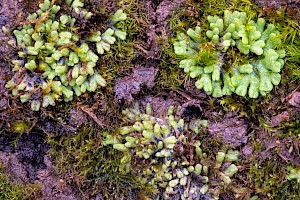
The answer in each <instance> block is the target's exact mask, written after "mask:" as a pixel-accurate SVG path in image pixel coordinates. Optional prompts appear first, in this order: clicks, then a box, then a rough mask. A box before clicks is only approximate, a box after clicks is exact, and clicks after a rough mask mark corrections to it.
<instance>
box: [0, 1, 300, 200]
mask: <svg viewBox="0 0 300 200" xmlns="http://www.w3.org/2000/svg"><path fill="white" fill-rule="evenodd" d="M28 2H30V3H28ZM37 2H38V1H34V2H32V1H27V0H23V1H16V0H3V1H1V3H0V26H3V25H5V26H6V27H7V28H9V29H13V28H14V27H15V26H16V24H17V22H19V21H20V20H21V21H22V20H24V16H25V13H28V12H31V11H33V10H34V9H36V8H37ZM89 3H90V6H91V9H94V10H96V9H97V7H98V6H99V2H98V1H94V0H92V1H89ZM256 3H258V4H259V5H260V6H261V7H263V8H266V9H267V8H268V7H276V8H278V7H280V8H281V7H287V8H289V9H296V8H299V6H300V3H299V1H296V0H295V1H283V0H276V1H264V0H260V1H259V0H257V1H256ZM100 4H101V6H105V8H106V11H110V10H115V8H114V7H115V6H116V3H112V2H111V1H100ZM140 4H141V7H143V10H145V11H146V13H145V14H146V15H147V19H148V21H147V22H143V21H139V23H146V27H147V28H146V30H145V32H146V34H145V36H144V38H143V42H142V43H141V44H136V45H135V48H136V49H137V51H138V53H139V59H140V60H141V61H139V62H136V64H135V65H134V68H133V69H132V71H131V73H129V74H128V75H126V76H123V77H120V78H118V79H117V80H116V84H115V86H114V102H113V103H114V104H116V105H117V106H116V107H115V108H116V109H122V108H123V107H122V106H124V105H129V104H130V103H132V102H134V101H136V100H138V101H139V102H140V104H141V105H142V106H144V107H145V106H146V103H147V102H151V105H152V108H153V110H154V111H155V112H156V113H154V114H155V115H156V116H163V115H164V114H165V113H166V112H167V108H168V107H169V106H170V105H182V109H181V112H180V115H181V116H182V117H183V118H184V119H187V120H189V119H191V118H195V117H197V118H202V119H207V120H208V121H209V125H208V133H209V135H210V137H212V138H216V139H218V140H221V141H222V142H223V143H224V144H226V145H228V146H231V147H233V148H235V149H241V151H242V153H243V156H244V158H245V159H246V160H247V159H249V162H251V161H253V160H250V158H249V157H250V155H254V158H252V159H254V160H259V162H261V163H262V162H264V161H265V160H266V159H267V158H268V157H269V156H270V155H271V153H274V152H276V153H277V155H278V156H279V158H280V159H282V160H283V161H284V162H286V163H287V162H289V163H292V164H294V165H300V157H299V154H297V153H295V152H296V151H291V148H292V149H298V150H299V148H300V146H299V143H297V142H296V141H297V140H295V138H293V137H287V138H284V139H282V138H280V137H278V136H275V137H274V136H273V135H272V136H270V134H268V132H266V131H264V130H263V129H262V127H259V126H256V125H257V122H251V121H249V120H251V119H249V118H247V117H241V116H240V115H238V114H237V112H229V113H223V112H222V111H219V110H217V108H212V107H211V104H212V102H211V99H210V98H209V97H208V96H207V95H206V94H205V93H204V92H202V91H199V90H197V89H196V88H195V86H194V84H193V83H187V84H186V85H185V87H182V89H180V90H176V91H173V90H172V91H171V90H163V91H160V92H159V93H157V92H156V91H155V90H154V92H153V91H152V88H153V87H155V84H156V81H155V80H156V78H157V75H158V74H159V73H158V70H159V64H158V63H159V61H160V48H161V46H160V45H159V42H158V38H166V37H167V34H168V31H169V26H168V25H169V24H168V19H169V18H170V15H171V14H172V12H173V11H175V10H176V9H180V8H181V7H183V6H185V4H186V1H185V0H153V1H148V0H143V1H140ZM20 13H23V14H22V15H21V14H20ZM136 20H139V19H138V18H137V19H136ZM9 39H10V38H9V37H8V36H6V35H5V34H3V32H2V31H0V44H1V45H0V130H2V129H3V130H4V129H5V130H10V129H11V127H12V125H13V122H16V121H22V120H24V119H25V120H26V121H27V122H29V124H30V129H29V132H28V133H24V134H22V135H18V134H14V133H11V132H9V131H0V163H1V164H3V165H4V169H5V173H7V174H9V175H10V176H12V178H13V180H14V181H15V182H17V183H22V184H29V183H36V184H38V185H40V187H41V190H40V192H39V194H38V197H37V199H57V200H61V199H62V200H64V199H66V200H68V199H70V200H71V199H72V200H73V199H82V193H85V191H81V192H80V191H78V189H77V188H76V187H74V185H71V184H69V183H68V182H67V181H66V180H64V179H63V178H61V177H64V176H60V175H59V174H61V173H63V172H58V173H57V172H56V171H55V170H54V167H53V163H52V162H55V158H51V157H50V156H49V149H50V148H51V146H50V145H49V144H48V143H47V138H48V137H49V136H50V137H60V136H68V135H69V134H70V132H76V131H77V130H78V128H80V127H81V126H82V125H83V124H91V126H94V127H97V128H99V127H101V128H107V129H109V127H111V123H110V120H111V119H112V118H113V117H114V114H115V113H114V112H112V111H110V110H109V105H110V103H111V102H105V100H104V99H103V98H102V97H101V96H96V95H95V96H94V98H93V99H89V100H87V102H85V103H84V105H81V104H77V105H75V106H73V107H72V108H71V109H69V112H68V113H67V114H66V113H64V111H63V109H60V107H58V108H53V110H45V111H43V112H42V113H40V114H37V113H35V112H32V111H31V110H30V108H29V107H28V105H27V106H26V105H23V104H20V102H18V100H17V99H13V97H12V96H11V95H10V94H9V93H8V91H7V90H6V89H5V87H4V85H5V83H6V82H7V81H8V80H9V79H10V78H11V77H12V75H13V74H12V72H11V70H10V68H9V67H8V66H9V65H10V64H9V60H10V59H11V58H14V57H16V52H17V51H18V49H16V47H14V46H10V45H8V44H7V41H8V40H9ZM217 104H218V103H217ZM86 105H88V106H86ZM283 105H284V106H283ZM269 106H270V105H269ZM217 107H219V108H220V104H218V105H217ZM278 107H280V108H281V109H280V110H278V109H277V108H278ZM53 113H54V114H53ZM265 113H266V115H265V116H263V118H264V120H266V121H268V122H269V125H270V126H271V127H275V128H276V127H278V126H280V125H282V124H284V123H289V122H291V121H295V120H299V113H300V93H299V92H297V91H294V92H292V93H290V94H286V96H285V97H284V98H283V99H274V101H273V103H272V108H271V109H269V108H268V111H267V112H265ZM255 120H258V119H255ZM253 124H254V126H253ZM254 131H257V133H256V134H253V132H254ZM257 135H258V136H259V137H257V138H255V139H253V137H254V136H257ZM253 141H255V142H258V143H259V144H260V146H261V148H262V151H261V152H255V147H254V145H253V143H254V142H253ZM86 193H88V192H86ZM85 195H86V196H93V195H90V194H85ZM96 199H97V198H96ZM221 199H234V196H233V195H232V194H231V193H230V194H222V195H221Z"/></svg>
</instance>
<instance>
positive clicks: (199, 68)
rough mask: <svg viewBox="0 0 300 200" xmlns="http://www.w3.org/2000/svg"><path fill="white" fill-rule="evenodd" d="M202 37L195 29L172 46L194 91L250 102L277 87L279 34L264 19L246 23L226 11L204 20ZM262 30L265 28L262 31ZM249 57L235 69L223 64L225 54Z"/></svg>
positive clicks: (237, 14) (241, 16)
mask: <svg viewBox="0 0 300 200" xmlns="http://www.w3.org/2000/svg"><path fill="white" fill-rule="evenodd" d="M207 20H208V22H209V23H210V27H209V30H207V31H206V35H205V36H204V34H203V33H202V29H201V28H200V27H199V26H197V27H196V28H195V29H191V28H190V29H188V31H187V35H185V34H184V33H180V34H178V36H177V39H178V41H177V42H175V43H174V50H175V54H176V55H178V56H180V58H181V59H182V60H181V61H180V63H179V67H180V68H183V69H184V72H186V73H188V74H189V76H190V77H191V78H198V81H196V87H197V88H198V89H202V88H203V89H204V91H205V92H206V93H207V94H209V95H211V94H212V96H213V97H221V96H223V95H231V94H232V93H233V92H234V93H236V94H238V95H240V96H245V95H246V94H247V93H248V95H249V97H251V98H257V97H258V96H259V94H260V95H262V96H265V95H266V94H267V93H268V92H270V91H271V90H272V89H273V85H278V84H279V83H280V79H281V76H280V71H281V69H282V67H283V65H284V60H283V58H284V57H285V51H284V50H283V49H281V44H282V42H281V39H280V33H279V31H278V30H276V28H275V25H274V24H266V21H265V19H263V18H258V19H257V21H256V22H255V21H254V20H248V18H247V14H246V13H245V12H238V11H234V12H230V11H228V10H226V11H225V12H224V17H223V18H220V17H219V16H216V15H215V16H208V17H207ZM265 26H266V27H265ZM231 49H235V50H236V51H239V52H241V53H242V54H245V55H249V54H250V52H251V54H253V57H254V58H252V59H249V60H245V61H244V63H242V65H239V66H236V65H234V64H232V63H229V64H228V63H227V62H226V61H225V57H226V56H227V52H229V50H231Z"/></svg>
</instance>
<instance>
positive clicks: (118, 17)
mask: <svg viewBox="0 0 300 200" xmlns="http://www.w3.org/2000/svg"><path fill="white" fill-rule="evenodd" d="M66 4H67V5H68V6H70V7H71V9H73V10H74V11H75V12H76V13H77V14H79V16H80V17H81V18H83V19H85V20H88V19H90V18H91V16H92V13H91V12H88V11H86V10H85V9H83V8H82V7H83V6H84V3H83V2H82V1H80V0H74V1H72V0H67V1H66ZM59 11H60V6H58V5H53V4H52V3H51V2H50V1H49V0H45V1H44V3H41V4H39V9H38V10H37V11H36V12H35V13H32V14H29V15H28V17H27V20H26V21H25V22H24V23H23V26H22V27H19V28H18V29H16V30H14V31H13V34H14V36H15V38H16V44H17V47H18V48H20V49H21V50H20V51H19V52H18V55H19V57H20V59H19V60H12V63H13V65H14V68H13V71H15V72H16V73H15V75H14V77H13V78H12V79H11V80H10V81H9V82H8V83H7V84H6V88H9V89H10V90H11V93H12V95H13V96H19V97H20V100H21V102H22V103H25V102H31V109H32V110H34V111H38V110H39V109H40V107H41V105H42V107H47V106H49V105H52V106H54V105H55V101H56V100H59V101H61V100H64V101H65V102H68V101H71V100H72V99H73V97H74V96H75V95H76V96H80V95H81V94H83V93H85V92H94V91H96V89H97V88H98V87H99V86H101V87H104V86H105V85H106V81H105V80H104V78H103V77H102V76H101V75H100V74H98V72H97V70H96V69H95V67H96V65H97V61H98V59H99V54H100V55H101V54H104V53H105V51H109V50H110V45H112V44H114V43H115V41H116V38H119V39H121V40H125V39H126V32H123V31H121V30H119V29H117V28H115V27H114V26H115V25H116V24H117V23H118V22H120V21H123V20H125V19H126V17H127V16H126V14H125V13H123V11H122V10H118V11H117V12H116V13H115V14H114V15H113V16H112V18H111V24H110V26H111V28H108V29H107V30H106V31H105V32H104V33H102V34H101V33H100V31H96V32H94V33H92V34H91V35H89V36H88V37H83V36H80V35H79V34H78V33H77V29H78V27H76V26H75V23H76V19H75V18H73V17H71V16H70V15H67V14H64V13H60V12H59ZM91 43H95V44H96V47H97V53H98V55H97V54H96V53H95V52H93V51H92V50H91V49H90V47H89V44H91ZM37 94H41V95H37ZM41 96H42V97H41Z"/></svg>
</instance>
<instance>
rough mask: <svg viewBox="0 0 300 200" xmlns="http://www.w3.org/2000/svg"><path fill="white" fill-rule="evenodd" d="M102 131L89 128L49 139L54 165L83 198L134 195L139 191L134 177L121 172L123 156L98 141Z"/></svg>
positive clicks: (128, 197) (110, 197)
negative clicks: (66, 135)
mask: <svg viewBox="0 0 300 200" xmlns="http://www.w3.org/2000/svg"><path fill="white" fill-rule="evenodd" d="M102 137H103V136H102V133H101V132H98V131H93V130H92V129H89V128H86V127H85V128H82V129H81V130H80V131H79V132H76V133H73V134H71V135H69V136H68V137H61V138H49V142H50V144H52V149H51V152H50V154H51V155H52V157H53V158H55V168H56V169H57V172H58V173H59V175H60V176H63V177H64V178H65V179H66V180H68V181H69V182H70V183H71V184H72V185H74V186H75V187H76V188H77V189H78V190H79V191H81V193H82V196H83V197H84V199H90V198H91V197H92V196H94V195H97V194H101V195H102V196H103V197H104V198H105V199H116V198H120V197H124V198H126V199H133V198H136V195H138V193H139V191H140V187H139V185H138V184H137V183H136V181H135V178H134V177H132V176H129V175H127V174H124V173H120V171H119V166H120V165H121V164H120V160H121V158H122V157H123V155H122V154H121V153H120V152H118V151H116V150H114V149H113V148H111V147H103V146H102V144H101V141H102Z"/></svg>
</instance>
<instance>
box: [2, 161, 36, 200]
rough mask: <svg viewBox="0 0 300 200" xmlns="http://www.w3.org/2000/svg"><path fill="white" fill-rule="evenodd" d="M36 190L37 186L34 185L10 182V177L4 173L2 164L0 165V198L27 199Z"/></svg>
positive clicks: (11, 199) (10, 199) (30, 197)
mask: <svg viewBox="0 0 300 200" xmlns="http://www.w3.org/2000/svg"><path fill="white" fill-rule="evenodd" d="M37 192H38V187H37V186H36V185H33V184H29V185H26V186H25V185H21V184H17V183H14V182H12V180H11V178H10V177H8V176H6V175H5V174H4V171H3V166H1V165H0V199H9V200H20V199H23V200H27V199H28V200H29V199H32V197H33V196H32V195H34V194H36V193H37Z"/></svg>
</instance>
